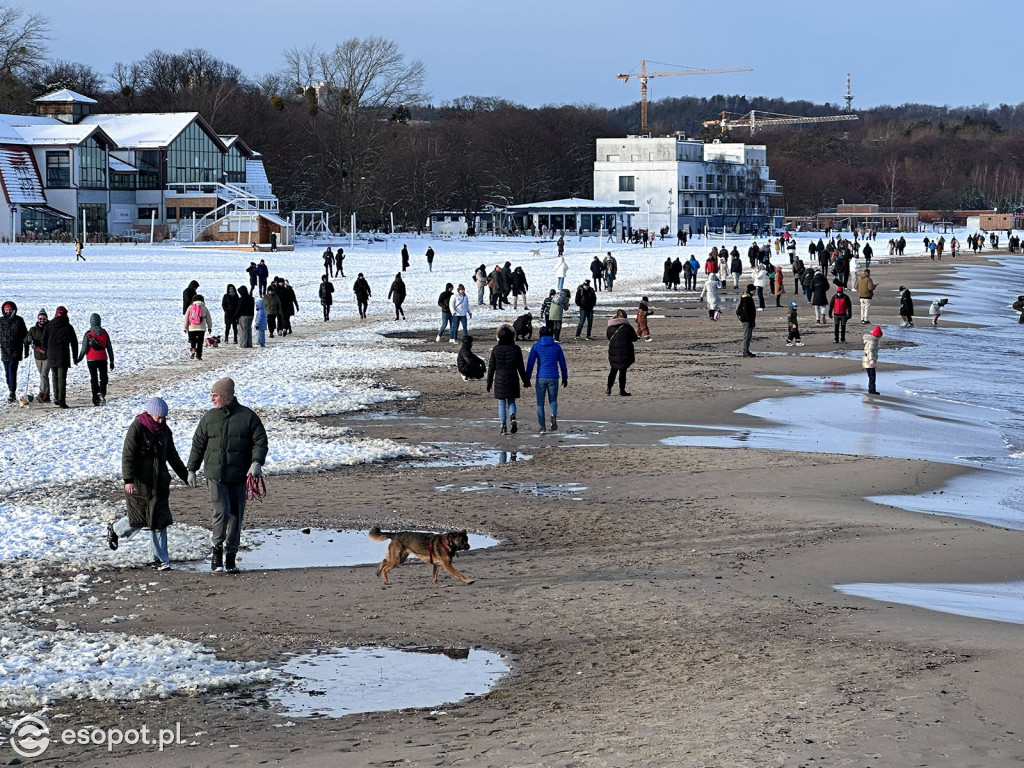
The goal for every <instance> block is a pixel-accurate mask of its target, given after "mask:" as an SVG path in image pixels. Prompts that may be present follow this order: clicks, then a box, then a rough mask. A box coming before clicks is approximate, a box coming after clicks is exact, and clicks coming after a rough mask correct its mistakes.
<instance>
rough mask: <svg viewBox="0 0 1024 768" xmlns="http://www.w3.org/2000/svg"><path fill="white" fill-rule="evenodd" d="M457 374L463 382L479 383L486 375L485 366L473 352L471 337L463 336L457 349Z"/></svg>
mask: <svg viewBox="0 0 1024 768" xmlns="http://www.w3.org/2000/svg"><path fill="white" fill-rule="evenodd" d="M458 367H459V373H461V374H462V378H463V380H464V381H470V380H473V381H479V380H480V379H482V378H483V377H484V374H486V373H487V364H486V363H484V361H483V360H482V359H481V358H479V357H477V356H476V354H475V353H474V352H473V337H472V336H463V337H462V346H461V347H459V358H458Z"/></svg>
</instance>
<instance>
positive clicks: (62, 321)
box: [43, 307, 78, 408]
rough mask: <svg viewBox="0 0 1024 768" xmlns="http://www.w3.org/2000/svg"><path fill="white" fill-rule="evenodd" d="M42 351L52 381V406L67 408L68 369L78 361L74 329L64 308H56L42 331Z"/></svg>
mask: <svg viewBox="0 0 1024 768" xmlns="http://www.w3.org/2000/svg"><path fill="white" fill-rule="evenodd" d="M43 349H45V350H46V359H47V360H49V361H50V377H51V379H52V381H53V387H52V388H53V404H54V405H56V406H57V407H58V408H67V407H68V403H67V387H68V369H69V368H70V367H71V364H72V363H74V364H75V365H78V363H77V362H76V361H77V360H78V339H77V338H76V336H75V329H74V327H73V326H72V325H71V321H70V320H68V310H67V308H66V307H57V311H56V312H55V313H54V317H53V320H51V321H50V322H48V323H47V324H46V330H45V331H43Z"/></svg>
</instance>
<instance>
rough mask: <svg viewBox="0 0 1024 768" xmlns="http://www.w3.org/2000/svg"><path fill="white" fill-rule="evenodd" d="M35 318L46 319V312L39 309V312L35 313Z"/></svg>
mask: <svg viewBox="0 0 1024 768" xmlns="http://www.w3.org/2000/svg"><path fill="white" fill-rule="evenodd" d="M36 317H37V318H39V317H46V318H48V317H49V315H48V314H46V310H45V309H40V310H39V312H38V313H36Z"/></svg>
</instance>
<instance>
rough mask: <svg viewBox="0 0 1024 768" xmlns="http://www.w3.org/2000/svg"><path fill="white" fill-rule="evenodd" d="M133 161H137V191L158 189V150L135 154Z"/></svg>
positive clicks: (159, 185)
mask: <svg viewBox="0 0 1024 768" xmlns="http://www.w3.org/2000/svg"><path fill="white" fill-rule="evenodd" d="M135 159H136V160H137V161H138V163H137V166H138V169H139V178H138V182H137V183H138V188H139V189H160V187H161V184H160V165H161V163H160V152H159V151H158V150H146V151H144V152H136V154H135Z"/></svg>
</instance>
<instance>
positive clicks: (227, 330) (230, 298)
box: [220, 283, 238, 344]
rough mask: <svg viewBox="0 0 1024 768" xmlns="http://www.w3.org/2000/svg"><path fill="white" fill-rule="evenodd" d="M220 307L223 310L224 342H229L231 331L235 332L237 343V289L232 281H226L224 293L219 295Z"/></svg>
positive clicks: (236, 341)
mask: <svg viewBox="0 0 1024 768" xmlns="http://www.w3.org/2000/svg"><path fill="white" fill-rule="evenodd" d="M220 308H221V309H222V310H223V311H224V343H225V344H228V343H230V342H231V332H232V331H234V332H235V344H237V343H238V291H236V290H235V286H234V285H233V284H232V283H228V287H227V291H226V293H225V294H224V295H223V296H222V297H221V300H220Z"/></svg>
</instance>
